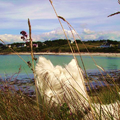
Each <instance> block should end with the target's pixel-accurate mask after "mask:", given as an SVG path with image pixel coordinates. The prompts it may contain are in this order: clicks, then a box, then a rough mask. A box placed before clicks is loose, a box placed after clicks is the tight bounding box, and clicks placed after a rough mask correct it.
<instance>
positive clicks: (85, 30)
mask: <svg viewBox="0 0 120 120" xmlns="http://www.w3.org/2000/svg"><path fill="white" fill-rule="evenodd" d="M83 32H84V34H92V33H94V31H91V30H89V29H83Z"/></svg>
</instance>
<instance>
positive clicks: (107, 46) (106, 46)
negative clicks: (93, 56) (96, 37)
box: [100, 43, 112, 48]
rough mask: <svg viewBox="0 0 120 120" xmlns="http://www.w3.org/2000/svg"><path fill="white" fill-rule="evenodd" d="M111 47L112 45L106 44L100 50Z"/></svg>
mask: <svg viewBox="0 0 120 120" xmlns="http://www.w3.org/2000/svg"><path fill="white" fill-rule="evenodd" d="M109 47H112V44H110V43H105V44H103V45H101V46H100V48H109Z"/></svg>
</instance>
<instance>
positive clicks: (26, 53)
mask: <svg viewBox="0 0 120 120" xmlns="http://www.w3.org/2000/svg"><path fill="white" fill-rule="evenodd" d="M9 54H12V55H15V54H16V53H9ZM17 54H19V55H30V54H31V53H30V52H19V53H17ZM34 54H35V55H72V53H68V52H66V53H55V52H37V53H34ZM80 54H81V55H84V56H90V55H91V56H106V57H109V56H111V57H112V56H113V57H120V53H85V52H81V53H80ZM1 55H5V54H4V53H1ZM74 55H79V53H74Z"/></svg>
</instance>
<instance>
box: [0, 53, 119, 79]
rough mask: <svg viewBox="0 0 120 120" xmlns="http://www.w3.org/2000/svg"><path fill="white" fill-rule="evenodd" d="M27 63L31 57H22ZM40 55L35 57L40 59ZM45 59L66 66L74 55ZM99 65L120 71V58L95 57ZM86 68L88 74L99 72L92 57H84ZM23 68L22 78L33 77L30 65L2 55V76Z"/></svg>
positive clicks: (12, 56) (46, 56) (54, 56)
mask: <svg viewBox="0 0 120 120" xmlns="http://www.w3.org/2000/svg"><path fill="white" fill-rule="evenodd" d="M20 56H21V57H22V58H23V59H24V60H25V61H26V62H28V61H31V56H30V55H20ZM39 56H40V55H35V57H36V58H37V59H38V58H39ZM42 56H43V57H45V58H47V59H49V60H50V61H51V62H52V63H53V65H61V66H64V65H66V64H68V63H69V62H70V61H71V60H72V59H73V56H72V55H42ZM93 58H94V60H95V61H96V63H97V65H99V66H101V67H103V68H104V69H105V70H106V71H107V70H119V69H120V57H106V56H93ZM77 59H78V62H79V65H80V66H81V68H83V66H82V62H81V59H80V57H79V56H77ZM82 59H83V62H84V65H85V68H86V70H87V71H88V72H95V71H97V70H98V69H97V67H96V65H95V63H94V62H93V60H92V59H91V57H90V56H82ZM19 68H21V71H20V76H21V79H22V77H25V76H27V75H29V76H32V71H31V70H30V68H29V67H28V65H27V64H26V63H25V62H24V61H22V60H21V59H20V58H19V57H18V56H17V55H0V75H1V76H5V75H13V74H15V73H17V72H18V71H19Z"/></svg>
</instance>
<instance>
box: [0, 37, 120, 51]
mask: <svg viewBox="0 0 120 120" xmlns="http://www.w3.org/2000/svg"><path fill="white" fill-rule="evenodd" d="M76 41H77V43H78V46H79V49H80V51H81V52H87V50H86V48H87V49H88V50H89V51H90V52H106V53H109V52H116V53H118V52H120V42H118V41H113V40H96V41H95V40H89V41H82V42H81V41H80V40H76ZM69 43H70V45H71V46H72V48H73V50H74V52H78V50H77V48H76V44H75V42H73V41H71V40H69ZM106 43H107V45H111V46H108V47H101V45H105V44H106ZM85 46H86V47H85ZM9 47H11V48H12V49H14V50H15V51H16V52H30V47H29V43H24V42H23V43H12V44H9V45H8V46H4V45H2V44H0V52H11V50H10V49H9ZM33 49H34V52H71V50H70V47H69V45H68V41H67V40H66V39H58V40H52V41H50V40H47V41H45V42H40V41H38V42H33Z"/></svg>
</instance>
